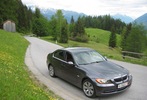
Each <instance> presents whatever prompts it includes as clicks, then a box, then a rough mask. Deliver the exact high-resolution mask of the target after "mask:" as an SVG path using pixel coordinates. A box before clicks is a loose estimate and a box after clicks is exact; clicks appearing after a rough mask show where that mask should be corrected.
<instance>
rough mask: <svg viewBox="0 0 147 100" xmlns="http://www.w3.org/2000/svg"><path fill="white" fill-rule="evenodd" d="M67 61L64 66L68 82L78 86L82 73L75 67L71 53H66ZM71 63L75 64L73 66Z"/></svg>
mask: <svg viewBox="0 0 147 100" xmlns="http://www.w3.org/2000/svg"><path fill="white" fill-rule="evenodd" d="M65 60H66V62H65V63H64V65H63V67H64V70H63V72H64V75H65V77H66V80H67V81H68V82H70V83H72V84H74V85H77V84H78V83H79V82H80V81H81V79H80V78H81V77H80V75H81V71H80V70H79V68H78V67H76V66H75V65H74V59H73V57H72V55H71V54H70V53H69V52H65ZM71 62H73V64H71Z"/></svg>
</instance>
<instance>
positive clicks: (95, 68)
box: [80, 61, 129, 79]
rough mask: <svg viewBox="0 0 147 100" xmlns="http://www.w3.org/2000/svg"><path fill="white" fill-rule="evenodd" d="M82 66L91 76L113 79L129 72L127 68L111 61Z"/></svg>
mask: <svg viewBox="0 0 147 100" xmlns="http://www.w3.org/2000/svg"><path fill="white" fill-rule="evenodd" d="M80 67H81V69H82V70H84V71H85V72H86V74H87V76H88V77H90V78H105V79H112V78H115V77H120V76H123V75H126V74H129V71H128V70H127V69H125V68H123V67H121V66H119V65H117V64H114V63H112V62H109V61H104V62H99V63H92V64H87V65H80Z"/></svg>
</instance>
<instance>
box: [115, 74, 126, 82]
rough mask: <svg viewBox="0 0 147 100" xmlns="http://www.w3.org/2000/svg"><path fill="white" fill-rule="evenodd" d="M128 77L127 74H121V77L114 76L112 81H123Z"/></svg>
mask: <svg viewBox="0 0 147 100" xmlns="http://www.w3.org/2000/svg"><path fill="white" fill-rule="evenodd" d="M127 79H128V76H127V75H125V76H122V77H119V78H115V79H114V81H115V82H122V81H125V80H127Z"/></svg>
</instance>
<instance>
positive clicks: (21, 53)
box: [0, 30, 59, 100]
mask: <svg viewBox="0 0 147 100" xmlns="http://www.w3.org/2000/svg"><path fill="white" fill-rule="evenodd" d="M28 45H29V43H28V42H27V41H26V40H25V39H24V38H23V37H22V36H20V35H19V34H18V33H9V32H6V31H3V30H0V100H49V99H50V100H53V99H59V98H58V97H57V96H55V95H54V94H53V93H52V92H50V91H49V90H44V88H46V87H45V86H43V85H42V86H41V84H39V82H37V81H35V80H33V78H31V77H30V75H31V73H30V72H29V71H28V69H27V67H26V66H25V64H24V58H25V53H26V49H27V47H28Z"/></svg>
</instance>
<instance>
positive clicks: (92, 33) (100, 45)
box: [41, 28, 147, 65]
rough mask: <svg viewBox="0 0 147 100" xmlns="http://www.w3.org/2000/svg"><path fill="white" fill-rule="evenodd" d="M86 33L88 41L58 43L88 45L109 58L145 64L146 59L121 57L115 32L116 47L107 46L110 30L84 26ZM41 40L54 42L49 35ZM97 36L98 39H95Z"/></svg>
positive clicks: (66, 45)
mask: <svg viewBox="0 0 147 100" xmlns="http://www.w3.org/2000/svg"><path fill="white" fill-rule="evenodd" d="M85 30H86V33H87V34H88V35H89V40H90V41H89V42H88V43H81V42H76V41H71V40H69V41H68V43H58V45H61V46H63V47H79V46H81V47H90V48H93V49H95V50H97V51H98V52H100V53H101V54H102V55H104V56H106V57H108V58H111V59H116V60H120V61H125V62H131V63H135V64H141V65H147V59H123V58H122V54H121V49H120V48H119V46H120V40H121V37H120V35H118V34H117V47H116V48H109V47H108V41H109V36H110V32H109V31H105V30H101V29H94V28H86V29H85ZM41 38H42V39H43V40H46V41H49V42H52V43H55V41H53V39H52V37H51V36H47V37H41ZM97 38H98V41H97Z"/></svg>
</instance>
